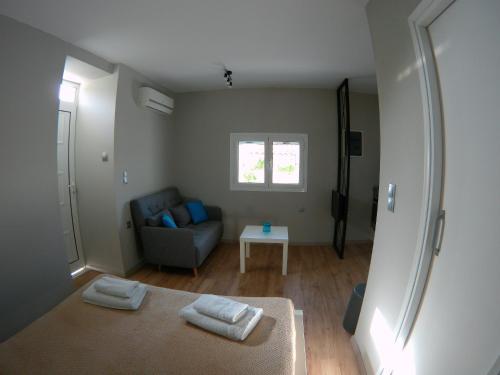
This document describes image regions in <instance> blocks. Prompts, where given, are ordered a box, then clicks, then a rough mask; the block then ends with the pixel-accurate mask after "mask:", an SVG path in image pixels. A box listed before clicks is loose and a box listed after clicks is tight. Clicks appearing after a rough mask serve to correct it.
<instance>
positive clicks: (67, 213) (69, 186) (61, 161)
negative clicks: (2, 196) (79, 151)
mask: <svg viewBox="0 0 500 375" xmlns="http://www.w3.org/2000/svg"><path fill="white" fill-rule="evenodd" d="M64 84H66V85H71V84H69V83H66V82H65V83H64ZM74 87H75V88H76V89H77V88H78V87H77V86H74ZM76 98H77V95H75V97H74V101H73V102H69V101H64V100H61V102H60V106H59V116H58V128H57V177H58V184H59V206H60V209H61V217H62V222H63V236H64V243H65V247H66V254H67V257H68V263H69V264H70V269H71V272H74V271H75V270H77V269H79V268H81V267H83V266H84V265H85V260H84V257H83V249H82V246H81V240H80V230H79V225H78V207H77V199H76V193H77V190H76V185H75V173H74V171H75V168H74V165H75V163H74V157H75V152H74V144H75V143H74V140H75V127H76Z"/></svg>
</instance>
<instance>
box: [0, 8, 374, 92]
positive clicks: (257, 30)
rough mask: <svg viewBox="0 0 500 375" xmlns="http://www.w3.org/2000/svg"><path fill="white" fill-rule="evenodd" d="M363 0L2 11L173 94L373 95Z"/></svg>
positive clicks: (368, 40) (369, 50) (372, 78)
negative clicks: (337, 90) (267, 90)
mask: <svg viewBox="0 0 500 375" xmlns="http://www.w3.org/2000/svg"><path fill="white" fill-rule="evenodd" d="M365 3H366V0H140V1H137V0H83V1H82V0H2V1H1V2H0V13H2V14H4V15H7V16H9V17H12V18H14V19H17V20H19V21H21V22H24V23H27V24H29V25H32V26H34V27H36V28H38V29H41V30H43V31H46V32H48V33H50V34H53V35H55V36H57V37H59V38H61V39H63V40H66V41H68V42H70V43H72V44H75V45H76V46H78V47H81V48H83V49H86V50H88V51H90V52H93V53H94V54H96V55H98V56H101V57H103V58H105V59H107V60H109V61H110V62H114V63H117V62H120V63H123V64H125V65H128V66H129V67H131V68H133V69H135V70H137V71H139V72H141V73H142V74H144V75H146V76H147V77H149V78H150V79H152V80H153V81H155V82H157V83H159V84H162V85H164V86H165V87H166V88H169V89H171V90H172V91H174V92H186V91H198V90H213V89H221V88H224V87H225V81H224V78H223V66H224V65H225V66H227V67H228V68H229V69H231V70H232V71H233V83H234V87H235V88H250V87H310V88H334V87H336V86H337V85H338V84H339V83H340V82H341V80H342V79H343V78H345V77H349V78H351V79H352V81H351V88H352V90H353V91H360V92H376V83H375V70H374V61H373V53H372V47H371V40H370V35H369V30H368V23H367V19H366V15H365V11H364V5H365Z"/></svg>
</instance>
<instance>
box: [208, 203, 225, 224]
mask: <svg viewBox="0 0 500 375" xmlns="http://www.w3.org/2000/svg"><path fill="white" fill-rule="evenodd" d="M205 209H206V210H207V214H208V220H217V221H222V210H221V208H220V207H217V206H205Z"/></svg>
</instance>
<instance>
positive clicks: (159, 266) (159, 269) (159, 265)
mask: <svg viewBox="0 0 500 375" xmlns="http://www.w3.org/2000/svg"><path fill="white" fill-rule="evenodd" d="M158 272H161V264H158Z"/></svg>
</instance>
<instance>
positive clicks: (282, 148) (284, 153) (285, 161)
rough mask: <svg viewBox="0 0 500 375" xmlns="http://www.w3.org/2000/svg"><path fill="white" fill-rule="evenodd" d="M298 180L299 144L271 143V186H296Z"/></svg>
mask: <svg viewBox="0 0 500 375" xmlns="http://www.w3.org/2000/svg"><path fill="white" fill-rule="evenodd" d="M299 179H300V144H299V143H298V142H273V184H298V183H299Z"/></svg>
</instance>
